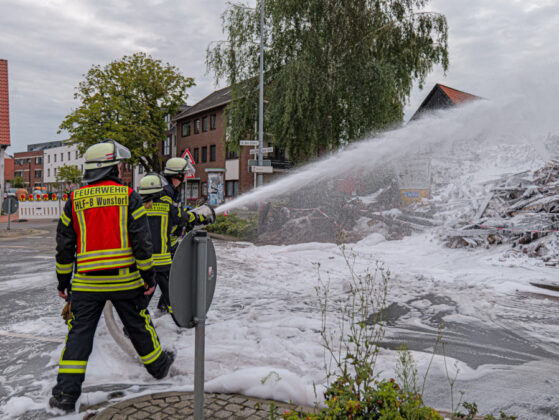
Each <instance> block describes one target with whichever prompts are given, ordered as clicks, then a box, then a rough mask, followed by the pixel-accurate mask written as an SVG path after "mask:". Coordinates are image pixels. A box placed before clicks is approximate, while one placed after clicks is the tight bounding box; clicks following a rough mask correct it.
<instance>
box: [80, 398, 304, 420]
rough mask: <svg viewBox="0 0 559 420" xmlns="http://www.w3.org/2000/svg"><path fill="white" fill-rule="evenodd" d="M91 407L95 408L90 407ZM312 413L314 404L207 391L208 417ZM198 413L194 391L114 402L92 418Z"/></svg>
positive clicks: (154, 419)
mask: <svg viewBox="0 0 559 420" xmlns="http://www.w3.org/2000/svg"><path fill="white" fill-rule="evenodd" d="M90 409H91V407H90ZM289 410H296V411H299V412H305V413H310V412H312V411H313V409H312V408H310V407H303V406H297V405H293V404H286V403H281V402H274V401H270V400H260V399H257V398H251V397H245V396H243V395H238V394H209V393H207V394H205V395H204V418H206V419H208V420H211V419H233V420H241V419H243V420H244V419H247V420H259V419H269V418H270V417H271V414H272V412H273V413H274V414H275V416H281V414H282V413H283V412H285V411H289ZM193 416H194V394H193V393H191V392H163V393H160V394H150V395H144V396H142V397H137V398H132V399H129V400H124V401H121V402H119V403H116V404H114V405H111V406H109V407H107V408H105V409H102V411H98V412H97V413H96V414H94V415H89V416H88V417H87V419H88V420H132V419H134V420H135V419H149V420H161V419H188V418H193Z"/></svg>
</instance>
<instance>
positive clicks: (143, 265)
mask: <svg viewBox="0 0 559 420" xmlns="http://www.w3.org/2000/svg"><path fill="white" fill-rule="evenodd" d="M152 265H153V258H152V257H149V258H148V259H145V260H136V266H137V267H138V268H139V269H140V270H142V271H145V270H149V269H150V268H151V266H152Z"/></svg>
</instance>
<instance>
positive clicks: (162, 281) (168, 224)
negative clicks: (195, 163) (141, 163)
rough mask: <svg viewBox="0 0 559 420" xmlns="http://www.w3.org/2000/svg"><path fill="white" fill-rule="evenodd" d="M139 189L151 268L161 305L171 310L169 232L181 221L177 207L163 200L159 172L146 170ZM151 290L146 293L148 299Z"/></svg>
mask: <svg viewBox="0 0 559 420" xmlns="http://www.w3.org/2000/svg"><path fill="white" fill-rule="evenodd" d="M138 192H139V193H140V195H141V196H142V201H143V202H144V207H145V209H146V213H147V218H148V225H149V229H150V232H151V238H152V243H153V270H154V271H155V280H156V282H157V285H158V286H159V288H160V289H161V299H160V302H161V303H160V305H158V306H161V307H162V308H163V310H168V311H169V312H171V304H170V301H169V272H170V270H171V262H172V258H171V249H170V246H171V239H170V237H171V232H172V231H173V228H176V227H177V226H178V225H179V224H180V218H179V215H178V210H177V207H175V206H173V205H172V203H169V202H167V201H165V200H162V199H161V198H162V196H163V194H164V193H163V182H162V180H161V177H160V176H159V175H158V174H154V173H149V174H147V175H146V176H144V177H143V178H142V180H141V181H140V186H139V188H138ZM152 297H153V294H151V295H150V296H149V299H150V300H151V298H152Z"/></svg>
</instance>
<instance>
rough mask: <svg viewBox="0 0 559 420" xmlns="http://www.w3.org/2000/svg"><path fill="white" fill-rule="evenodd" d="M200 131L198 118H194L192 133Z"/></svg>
mask: <svg viewBox="0 0 559 420" xmlns="http://www.w3.org/2000/svg"><path fill="white" fill-rule="evenodd" d="M199 132H200V120H194V134H198V133H199Z"/></svg>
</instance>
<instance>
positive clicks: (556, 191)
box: [442, 161, 559, 266]
mask: <svg viewBox="0 0 559 420" xmlns="http://www.w3.org/2000/svg"><path fill="white" fill-rule="evenodd" d="M558 231H559V161H552V162H549V163H548V164H546V165H545V166H543V167H542V168H540V169H538V170H536V171H526V172H521V173H517V174H513V175H508V176H504V177H502V178H501V179H499V180H498V181H496V182H495V183H494V184H493V186H492V188H490V191H489V193H488V194H487V195H486V197H484V199H483V200H481V201H480V204H479V206H478V208H477V209H476V212H475V214H474V215H472V214H470V215H469V218H468V219H467V220H461V221H460V222H459V223H457V224H456V225H454V226H453V228H452V229H450V230H448V229H445V230H444V231H443V233H442V236H443V238H444V239H445V241H446V244H447V245H448V246H449V247H451V248H456V247H478V246H485V247H489V246H491V245H494V244H502V243H507V244H510V245H511V248H512V249H513V250H514V251H516V252H521V253H523V254H527V255H529V256H531V257H537V258H540V259H542V260H543V261H544V262H545V263H546V264H547V265H551V266H554V265H557V264H558V263H559V259H558V254H557V251H558V250H559V245H558V243H557V239H556V233H557V232H558Z"/></svg>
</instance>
